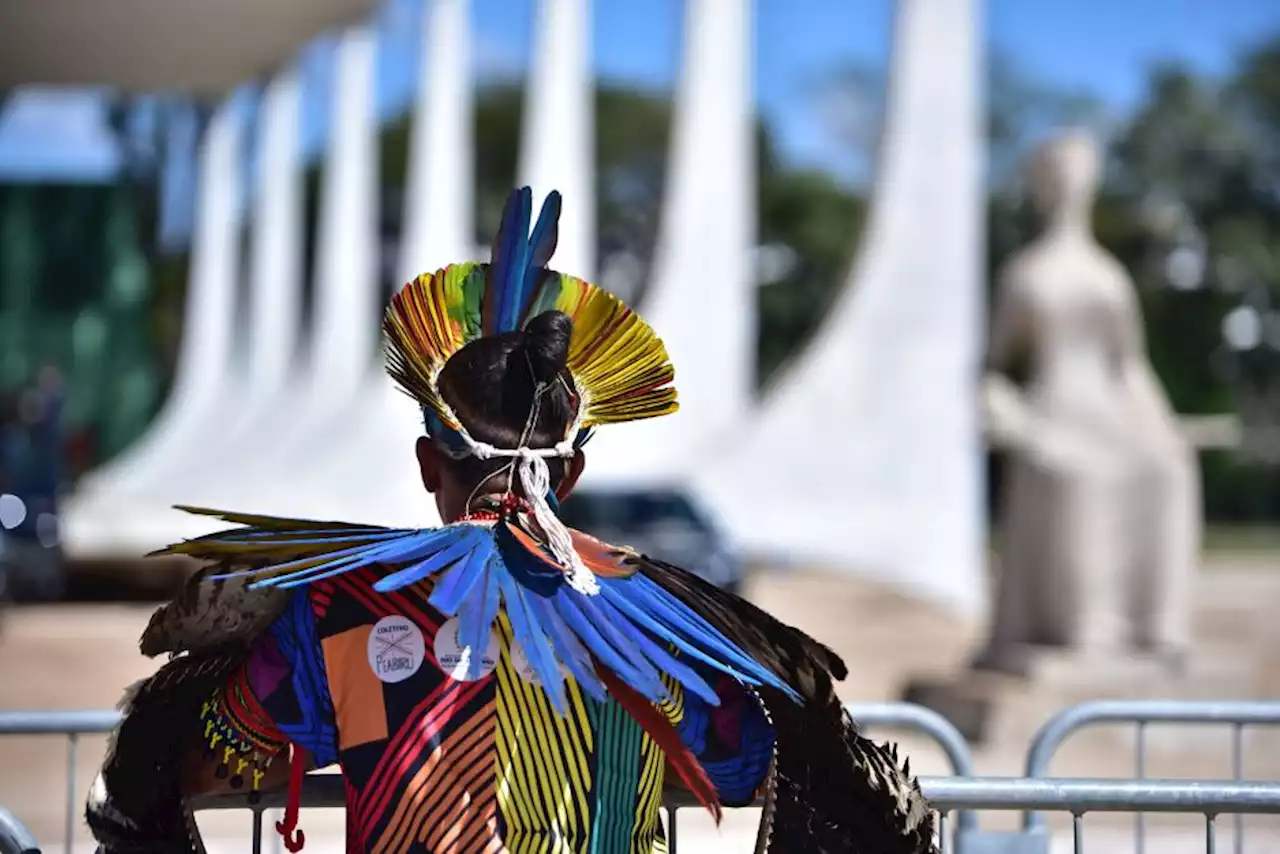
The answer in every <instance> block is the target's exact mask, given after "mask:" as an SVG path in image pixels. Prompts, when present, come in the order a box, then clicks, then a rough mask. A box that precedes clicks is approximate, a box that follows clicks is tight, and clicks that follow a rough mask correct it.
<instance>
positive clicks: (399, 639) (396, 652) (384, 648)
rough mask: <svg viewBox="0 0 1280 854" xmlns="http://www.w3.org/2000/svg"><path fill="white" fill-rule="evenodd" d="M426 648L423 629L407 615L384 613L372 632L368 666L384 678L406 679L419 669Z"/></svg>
mask: <svg viewBox="0 0 1280 854" xmlns="http://www.w3.org/2000/svg"><path fill="white" fill-rule="evenodd" d="M426 652H427V649H426V643H425V642H424V641H423V639H422V629H420V628H418V626H417V624H415V623H414V622H413V621H412V620H410V619H409V618H408V617H401V616H400V615H399V614H393V615H391V616H389V617H383V618H382V619H381V620H378V622H377V623H375V624H374V627H373V631H371V632H369V666H370V667H372V668H373V672H374V674H375V675H376V676H377V677H378V678H379V679H381V680H382V681H383V682H403V681H404V680H406V679H408V678H409V677H410V676H412V675H413V674H415V673H417V672H418V668H419V667H421V666H422V659H423V658H424V657H425V656H426Z"/></svg>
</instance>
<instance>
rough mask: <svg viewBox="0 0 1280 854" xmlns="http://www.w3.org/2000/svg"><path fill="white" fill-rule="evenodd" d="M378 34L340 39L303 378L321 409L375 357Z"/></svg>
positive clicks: (361, 31)
mask: <svg viewBox="0 0 1280 854" xmlns="http://www.w3.org/2000/svg"><path fill="white" fill-rule="evenodd" d="M376 52H377V39H376V37H375V36H374V33H373V31H372V30H371V29H369V28H368V27H359V28H356V29H352V30H349V31H348V32H347V33H346V34H344V35H343V38H342V42H341V44H340V45H339V47H338V71H337V84H336V86H335V90H334V93H333V113H332V116H331V118H330V126H329V151H328V156H327V157H326V159H325V164H324V176H323V184H322V188H321V191H320V192H321V202H320V204H321V208H320V222H319V234H318V240H317V243H316V252H317V258H316V277H317V278H316V304H315V315H314V321H313V323H312V329H311V348H310V371H309V378H310V383H311V386H312V390H313V397H314V398H315V400H316V401H317V402H318V406H319V407H320V408H321V409H329V408H331V407H332V406H335V405H336V406H342V405H344V403H345V402H348V401H349V400H350V399H351V397H352V396H353V395H355V393H356V392H357V391H358V390H359V389H360V387H361V385H362V384H363V382H364V381H365V379H366V378H367V377H368V374H369V369H370V365H371V364H373V363H374V362H375V361H376V359H377V349H378V346H377V342H378V315H379V311H380V309H381V305H382V294H381V290H380V288H379V285H378V270H377V263H378V245H379V236H378V124H377V117H376V113H375V106H374V95H375V92H376V88H375V86H376V78H375V69H376V62H375V59H376Z"/></svg>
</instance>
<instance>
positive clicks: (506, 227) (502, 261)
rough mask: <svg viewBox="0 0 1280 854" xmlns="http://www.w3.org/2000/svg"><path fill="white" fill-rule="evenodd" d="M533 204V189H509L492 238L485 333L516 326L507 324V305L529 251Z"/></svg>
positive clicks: (520, 278)
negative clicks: (510, 190) (498, 224)
mask: <svg viewBox="0 0 1280 854" xmlns="http://www.w3.org/2000/svg"><path fill="white" fill-rule="evenodd" d="M532 208H533V192H532V191H531V190H530V189H529V188H528V187H521V188H520V189H518V190H512V192H511V195H509V196H508V197H507V204H506V207H505V208H503V210H502V225H501V226H500V227H499V228H498V234H497V236H496V237H495V238H494V241H493V257H492V259H491V260H490V262H489V273H488V275H489V281H488V285H489V287H488V289H487V290H486V293H485V306H484V311H485V313H486V314H488V315H489V316H490V317H491V318H492V319H491V320H490V321H489V322H488V323H486V330H485V331H486V334H496V333H501V332H510V331H512V330H514V329H516V328H517V327H516V326H514V325H508V324H507V322H506V321H507V318H508V317H509V316H510V315H512V314H513V311H512V309H511V308H510V305H511V303H512V301H513V300H514V299H515V298H516V297H517V296H518V295H519V294H518V292H519V290H520V283H521V282H522V281H523V279H524V268H525V265H526V264H527V263H528V255H529V218H530V215H531V214H532Z"/></svg>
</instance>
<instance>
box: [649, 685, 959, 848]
mask: <svg viewBox="0 0 1280 854" xmlns="http://www.w3.org/2000/svg"><path fill="white" fill-rule="evenodd" d="M845 708H846V709H847V710H848V711H849V715H850V716H851V717H852V718H853V719H854V720H855V721H856V722H857V724H858V727H859V728H860V729H861V728H864V727H884V728H888V729H904V730H910V731H912V732H916V733H919V734H921V735H925V736H928V737H929V738H930V739H931V740H932V741H933V742H934V743H935V744H937V745H938V746H939V747H940V748H942V752H943V753H944V754H946V757H947V761H948V762H949V763H950V764H951V772H952V773H953V774H955V775H956V776H957V777H972V776H973V754H972V753H971V752H970V751H969V742H967V741H965V739H964V736H963V735H961V734H960V731H959V730H958V729H956V728H955V726H954V725H952V723H951V722H950V721H948V720H947V719H946V718H944V717H943V716H942V715H940V714H938V713H937V712H935V711H933V710H932V709H928V708H925V707H924V706H918V705H915V704H914V703H846V704H845ZM666 803H667V814H668V816H669V818H668V821H667V846H668V851H669V852H670V854H675V850H676V841H677V837H678V831H677V829H676V813H677V811H678V810H679V809H681V808H682V807H684V806H686V805H685V804H681V803H679V802H678V801H676V800H672V799H671V798H668V799H667V801H666ZM956 824H957V826H958V828H959V830H960V832H961V834H962V835H963V834H966V833H973V832H975V831H976V828H977V826H978V817H977V815H976V814H975V813H973V812H972V811H970V810H967V809H964V810H961V811H960V813H959V814H958V815H957V817H956ZM958 847H961V848H963V843H961V845H960V846H958Z"/></svg>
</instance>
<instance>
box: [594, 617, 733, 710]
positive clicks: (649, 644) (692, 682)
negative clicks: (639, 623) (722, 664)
mask: <svg viewBox="0 0 1280 854" xmlns="http://www.w3.org/2000/svg"><path fill="white" fill-rule="evenodd" d="M596 607H599V608H600V609H601V610H602V611H603V612H604V614H605V617H606V618H607V619H609V620H610V621H611V622H613V623H614V624H615V625H617V624H621V623H625V622H628V620H627V618H626V617H625V616H624V615H623V614H621V613H619V612H618V611H616V610H615V609H614V608H613V606H612V605H611V604H609V603H608V602H607V601H605V602H600V603H598V604H597V606H596ZM634 637H635V639H636V644H637V646H639V648H640V651H641V652H643V653H644V654H645V656H646V657H647V658H648V659H649V660H650V661H651V662H653V664H654V666H655V667H657V668H658V669H659V670H661V671H663V672H664V673H667V674H669V675H670V676H672V677H673V678H674V679H675V680H676V681H677V682H679V683H680V684H681V685H683V686H684V687H685V688H686V689H688V690H689V691H691V692H692V693H694V694H696V695H698V696H699V697H701V698H702V699H703V700H705V701H707V702H708V703H710V704H711V705H713V706H718V705H720V695H719V694H717V693H716V692H715V689H714V688H712V687H711V686H710V685H708V684H707V681H706V680H705V679H703V678H702V677H701V676H699V675H698V673H697V671H695V670H694V669H693V668H691V667H689V666H688V665H687V664H684V663H682V662H681V661H679V660H677V659H676V657H675V656H674V655H672V654H671V653H670V652H669V651H668V650H667V649H665V648H664V647H663V646H662V645H661V644H658V643H656V642H655V641H654V640H653V639H652V638H651V637H650V636H649V635H648V633H646V632H644V631H637V632H635V633H634Z"/></svg>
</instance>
